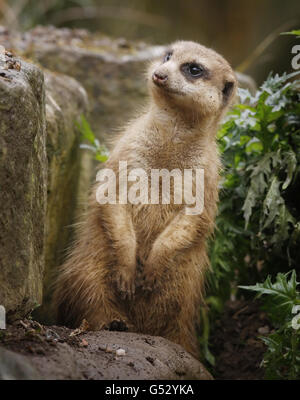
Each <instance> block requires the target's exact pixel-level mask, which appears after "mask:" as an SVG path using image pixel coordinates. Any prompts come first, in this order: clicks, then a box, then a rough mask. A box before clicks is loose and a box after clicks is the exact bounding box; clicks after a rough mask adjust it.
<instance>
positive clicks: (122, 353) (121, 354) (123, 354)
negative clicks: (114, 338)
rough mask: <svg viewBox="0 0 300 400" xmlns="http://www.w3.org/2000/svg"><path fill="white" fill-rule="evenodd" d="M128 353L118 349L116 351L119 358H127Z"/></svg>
mask: <svg viewBox="0 0 300 400" xmlns="http://www.w3.org/2000/svg"><path fill="white" fill-rule="evenodd" d="M125 354H126V351H125V350H124V349H118V350H116V355H117V356H125Z"/></svg>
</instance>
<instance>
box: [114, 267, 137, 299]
mask: <svg viewBox="0 0 300 400" xmlns="http://www.w3.org/2000/svg"><path fill="white" fill-rule="evenodd" d="M115 283H116V286H117V290H118V292H119V293H120V296H121V298H122V299H129V300H131V299H132V298H133V296H134V293H135V271H133V270H131V269H129V268H125V267H120V268H119V270H118V271H116V272H115Z"/></svg>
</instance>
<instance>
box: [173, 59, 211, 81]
mask: <svg viewBox="0 0 300 400" xmlns="http://www.w3.org/2000/svg"><path fill="white" fill-rule="evenodd" d="M180 70H181V72H182V74H183V75H184V76H185V77H186V79H187V80H189V81H192V82H193V81H194V80H195V79H199V78H204V79H208V78H209V71H208V70H207V69H206V68H205V67H203V66H202V65H200V64H196V63H194V62H192V63H185V64H182V65H181V66H180Z"/></svg>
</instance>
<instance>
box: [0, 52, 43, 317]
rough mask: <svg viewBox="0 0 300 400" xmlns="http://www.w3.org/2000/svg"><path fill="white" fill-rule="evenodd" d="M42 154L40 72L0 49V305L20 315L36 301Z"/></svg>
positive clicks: (39, 288) (39, 269)
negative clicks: (1, 51) (0, 51)
mask: <svg viewBox="0 0 300 400" xmlns="http://www.w3.org/2000/svg"><path fill="white" fill-rule="evenodd" d="M46 186H47V159H46V129H45V99H44V76H43V73H42V72H41V70H40V69H39V68H38V67H36V66H34V65H30V64H28V63H26V62H24V61H21V62H20V61H19V60H16V59H14V58H13V57H11V56H10V55H9V56H7V55H4V54H3V53H2V54H0V205H1V209H0V305H1V304H2V305H4V306H5V308H6V311H7V315H8V316H10V315H13V314H14V315H15V316H17V315H18V314H19V313H20V315H24V314H26V313H27V312H29V311H30V310H31V309H32V308H34V307H35V306H36V305H37V304H40V303H41V300H42V274H43V269H44V221H45V213H46Z"/></svg>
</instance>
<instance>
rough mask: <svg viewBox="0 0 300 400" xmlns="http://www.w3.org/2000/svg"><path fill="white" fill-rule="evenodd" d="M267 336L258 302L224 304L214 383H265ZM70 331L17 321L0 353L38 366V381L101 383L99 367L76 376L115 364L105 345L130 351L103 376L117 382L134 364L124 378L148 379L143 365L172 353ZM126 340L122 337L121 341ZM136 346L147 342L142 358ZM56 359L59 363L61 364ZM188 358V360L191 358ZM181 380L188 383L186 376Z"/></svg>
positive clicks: (0, 338) (2, 338) (4, 335)
mask: <svg viewBox="0 0 300 400" xmlns="http://www.w3.org/2000/svg"><path fill="white" fill-rule="evenodd" d="M270 331H271V324H270V322H269V320H268V318H267V316H266V314H265V313H264V312H262V311H261V310H260V307H259V303H258V302H253V301H231V302H228V303H227V304H226V306H225V310H224V312H223V314H222V316H221V318H220V319H219V320H217V321H216V323H215V326H214V329H213V332H212V335H211V339H210V344H211V351H212V353H213V354H214V356H215V358H216V366H215V367H214V368H213V369H212V370H211V372H212V375H213V376H214V378H215V379H220V380H228V379H233V380H241V379H246V380H253V379H256V380H257V379H263V378H264V371H263V369H262V368H261V367H260V364H261V361H262V358H263V354H264V352H265V350H266V347H265V345H264V344H263V343H262V341H261V340H260V339H259V338H258V336H259V335H260V334H267V333H268V332H270ZM71 332H72V331H71V330H70V329H67V328H64V327H57V326H51V327H47V326H42V325H40V324H39V323H37V322H36V321H32V320H23V321H16V322H15V323H14V324H12V325H9V326H8V329H7V330H6V331H2V332H0V348H1V346H2V347H5V348H6V349H8V350H12V351H14V352H16V353H18V354H21V355H23V356H25V357H26V359H27V360H29V361H31V362H33V363H34V365H35V366H38V367H39V371H38V372H39V373H40V374H41V375H42V378H43V377H44V378H45V377H46V378H47V377H48V374H49V377H52V378H54V379H107V378H105V375H106V374H104V376H102V375H103V371H102V369H101V368H100V369H101V371H100V369H99V367H97V369H98V370H99V373H98V375H99V376H98V375H95V373H94V372H93V373H92V372H90V369H88V372H86V367H84V368H83V367H82V368H79V371H78V362H79V363H83V362H84V360H87V362H88V363H90V362H91V357H92V362H93V363H94V364H97V363H98V362H100V360H101V364H103V363H104V364H105V365H108V364H107V363H110V364H109V365H112V363H116V360H115V356H114V355H113V354H112V353H110V352H109V353H107V352H105V349H104V348H103V349H102V347H103V346H104V347H105V345H106V346H107V344H108V343H109V345H111V343H110V342H111V341H112V343H114V341H115V342H116V343H118V342H119V341H120V344H121V343H122V345H121V347H122V348H126V349H127V346H129V347H128V351H129V354H130V353H132V357H129V358H130V360H129V358H128V357H126V363H125V359H124V363H123V362H122V364H120V365H119V364H118V362H117V364H116V365H115V369H114V370H111V371H110V372H108V371H107V374H111V375H112V376H113V377H114V378H115V379H118V374H119V371H120V370H124V368H128V366H129V367H130V368H131V369H132V365H134V373H132V372H130V371H129V372H126V376H125V375H124V377H125V379H141V378H142V379H143V378H144V379H149V378H150V379H151V378H153V377H152V374H153V372H151V371H147V372H146V371H144V372H143V370H144V369H145V365H144V363H146V366H148V369H149V367H153V366H152V364H151V362H152V360H154V359H156V357H158V356H157V354H161V353H162V352H163V351H169V350H170V349H167V348H166V347H167V346H168V343H167V341H165V340H164V339H162V338H152V337H150V336H149V338H150V339H151V340H156V341H157V340H162V341H163V342H162V343H160V342H158V343H157V345H156V346H158V348H157V350H155V349H154V348H153V343H152V342H151V343H148V339H147V338H146V336H147V335H140V336H139V335H137V334H128V333H123V332H111V333H110V332H108V331H102V332H99V333H89V332H86V333H85V332H82V333H81V334H79V335H77V336H76V335H75V336H70V334H71ZM124 335H126V336H125V337H124ZM131 336H132V337H131ZM147 337H148V336H147ZM146 339H147V340H146ZM139 341H142V342H143V343H144V342H145V343H144V344H143V346H144V347H143V348H141V355H139V354H135V347H138V345H139ZM131 342H132V344H131ZM165 342H166V343H165ZM125 343H126V344H125ZM101 346H102V347H101ZM124 346H125V347H124ZM173 346H176V345H173ZM148 347H149V348H148ZM0 350H1V349H0ZM103 350H104V351H103ZM150 350H151V351H152V350H155V352H156V353H157V354H156V353H153V354H152V353H151V351H150ZM176 351H177V350H176ZM176 351H175V352H176ZM65 353H66V354H65ZM70 354H72V357H71V358H72V360H71V359H70V360H68V363H71V364H72V363H73V359H75V358H76V359H77V358H78V360H75V361H74V365H73V366H72V368H71V369H73V370H76V373H75V372H74V373H73V372H72V373H70V371H68V370H67V369H66V370H65V362H66V360H65V358H66V359H68V356H69V355H70ZM94 356H95V357H96V358H95V360H94V359H93V357H94ZM59 357H61V358H62V360H60V361H61V362H60V361H59ZM189 357H190V356H189ZM127 358H128V360H127ZM131 358H132V359H131ZM172 358H173V359H174V355H173V357H170V355H168V356H167V357H166V359H172ZM190 358H191V360H192V357H190ZM141 360H146V361H141ZM191 360H190V361H188V364H189V363H191ZM194 361H196V360H194ZM48 364H49V366H48ZM52 364H53V365H52ZM60 364H62V367H61V368H58V367H60ZM45 365H47V368H45ZM158 365H159V364H158V361H157V362H156V363H155V365H154V367H153V368H154V369H157V366H158ZM137 368H138V369H139V371H138V370H137ZM185 368H186V367H184V368H183V369H185ZM171 369H173V368H171ZM116 371H117V372H116ZM114 375H116V376H114ZM127 375H128V376H127ZM171 375H172V374H170V375H169V376H171ZM187 375H188V374H187ZM165 376H167V374H166V375H165ZM124 377H123V378H124ZM156 379H157V377H156ZM181 379H186V377H185V378H184V377H182V378H181ZM198 379H199V378H198Z"/></svg>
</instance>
